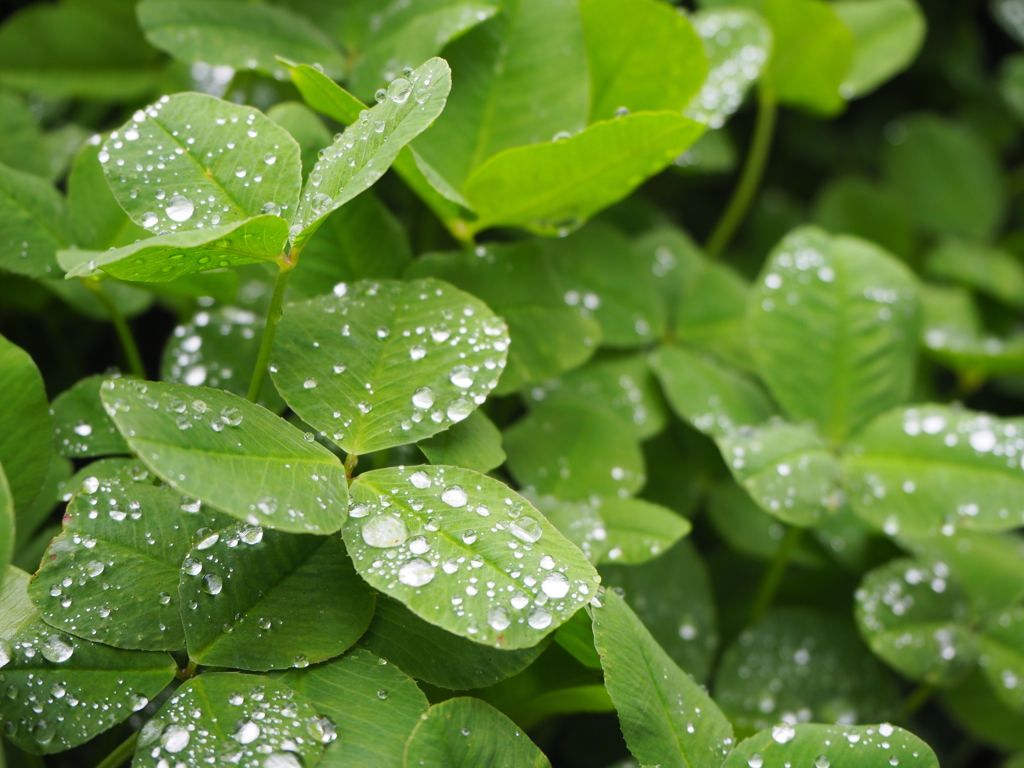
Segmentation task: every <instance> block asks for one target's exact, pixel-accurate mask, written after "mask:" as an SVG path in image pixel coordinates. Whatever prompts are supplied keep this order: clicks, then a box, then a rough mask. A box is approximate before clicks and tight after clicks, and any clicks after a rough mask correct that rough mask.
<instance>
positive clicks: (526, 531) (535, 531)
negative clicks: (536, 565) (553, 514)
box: [508, 516, 544, 544]
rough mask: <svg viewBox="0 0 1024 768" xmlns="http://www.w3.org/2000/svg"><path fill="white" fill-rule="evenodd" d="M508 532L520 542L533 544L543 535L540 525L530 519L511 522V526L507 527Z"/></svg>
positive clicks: (522, 518)
mask: <svg viewBox="0 0 1024 768" xmlns="http://www.w3.org/2000/svg"><path fill="white" fill-rule="evenodd" d="M508 532H509V533H511V534H512V535H513V536H515V537H516V538H517V539H519V540H520V541H525V542H528V543H531V544H532V543H533V542H535V541H537V540H539V539H540V537H541V536H542V535H543V533H544V529H543V528H541V527H540V523H539V522H537V521H536V520H534V519H533V518H532V517H528V516H527V517H520V518H518V519H516V520H513V521H512V524H511V525H509V527H508Z"/></svg>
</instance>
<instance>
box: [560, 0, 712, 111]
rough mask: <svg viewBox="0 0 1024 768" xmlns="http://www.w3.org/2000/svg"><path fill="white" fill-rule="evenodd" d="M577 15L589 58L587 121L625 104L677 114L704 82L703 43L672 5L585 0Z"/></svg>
mask: <svg viewBox="0 0 1024 768" xmlns="http://www.w3.org/2000/svg"><path fill="white" fill-rule="evenodd" d="M580 13H581V14H582V16H583V32H584V36H585V38H586V43H587V58H588V59H589V61H590V81H591V83H590V122H595V121H597V120H607V119H608V118H612V117H615V116H616V113H617V112H618V110H620V109H623V108H624V109H626V110H628V111H631V112H641V111H643V112H654V111H659V110H666V111H675V112H679V111H681V110H682V109H683V107H685V106H686V105H687V104H688V103H689V102H690V99H691V98H692V97H693V95H694V94H695V93H696V92H697V91H698V89H699V88H700V87H701V83H703V82H704V78H705V76H706V75H707V71H708V64H707V58H706V57H705V55H704V46H703V45H702V43H701V40H700V38H699V37H697V34H696V33H695V32H694V29H693V27H692V26H690V22H689V21H688V20H687V19H686V17H685V16H683V15H682V14H679V13H676V12H675V9H673V8H672V7H670V6H668V5H665V4H664V3H659V2H656V0H627V2H621V1H619V0H585V2H583V3H581V4H580ZM640 41H643V43H642V44H639V43H640Z"/></svg>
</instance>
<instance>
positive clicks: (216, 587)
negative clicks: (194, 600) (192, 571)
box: [203, 573, 224, 595]
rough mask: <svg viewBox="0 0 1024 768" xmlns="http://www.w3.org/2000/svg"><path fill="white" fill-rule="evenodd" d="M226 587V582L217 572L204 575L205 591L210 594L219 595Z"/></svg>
mask: <svg viewBox="0 0 1024 768" xmlns="http://www.w3.org/2000/svg"><path fill="white" fill-rule="evenodd" d="M223 588H224V582H223V581H221V578H220V576H218V575H217V574H215V573H208V574H206V575H205V576H203V592H205V593H206V594H208V595H219V594H220V591H221V590H222V589H223Z"/></svg>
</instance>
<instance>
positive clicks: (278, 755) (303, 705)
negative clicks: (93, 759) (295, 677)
mask: <svg viewBox="0 0 1024 768" xmlns="http://www.w3.org/2000/svg"><path fill="white" fill-rule="evenodd" d="M332 734H333V727H332V726H331V725H330V723H328V722H326V721H325V720H324V719H323V718H322V717H321V716H320V715H319V714H318V713H317V711H316V710H315V709H314V708H313V705H312V704H311V703H310V702H309V701H308V700H307V699H306V697H305V696H302V695H301V694H298V693H296V692H295V691H293V690H292V689H291V688H288V687H286V686H285V685H283V684H282V683H279V682H276V681H274V680H270V679H269V678H267V677H264V676H262V675H242V674H238V673H237V672H207V673H206V674H204V675H201V676H199V677H195V678H193V679H191V680H188V681H186V682H185V683H184V684H183V685H182V686H181V688H179V689H178V690H176V691H175V692H174V695H173V696H172V697H171V698H170V699H168V700H167V702H166V703H165V704H164V705H163V706H162V707H161V708H160V710H159V711H158V712H157V713H156V715H155V716H154V717H153V718H152V719H151V720H149V721H148V722H147V723H146V724H145V725H144V726H143V727H142V730H141V731H139V741H138V746H137V747H136V748H135V757H134V758H133V760H132V765H134V766H139V768H143V767H144V768H157V767H158V766H159V768H163V766H161V765H160V763H161V762H163V763H168V761H173V762H183V761H188V762H187V763H185V764H186V765H197V766H198V765H216V764H220V765H230V764H239V762H240V761H241V759H242V758H243V756H246V755H249V756H251V755H266V757H264V758H262V760H263V765H264V766H266V765H270V766H274V765H275V764H277V765H280V766H293V765H296V764H299V765H307V766H310V767H312V766H315V765H316V764H317V763H319V762H320V756H321V755H322V754H323V749H324V747H323V745H324V744H325V743H326V742H328V741H329V740H330V739H331V738H332ZM169 764H170V763H169Z"/></svg>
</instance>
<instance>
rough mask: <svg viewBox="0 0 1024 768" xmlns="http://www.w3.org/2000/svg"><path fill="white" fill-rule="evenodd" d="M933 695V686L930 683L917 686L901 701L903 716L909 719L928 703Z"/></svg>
mask: <svg viewBox="0 0 1024 768" xmlns="http://www.w3.org/2000/svg"><path fill="white" fill-rule="evenodd" d="M933 693H935V686H934V685H932V684H931V683H921V684H920V685H919V686H917V688H915V689H914V690H913V691H911V692H910V695H909V696H907V698H906V699H904V701H903V716H904V717H911V716H912V715H913V714H914V713H915V712H917V710H919V709H920V708H921V707H923V706H924V705H925V704H926V703H927V702H928V699H930V698H931V697H932V694H933Z"/></svg>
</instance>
